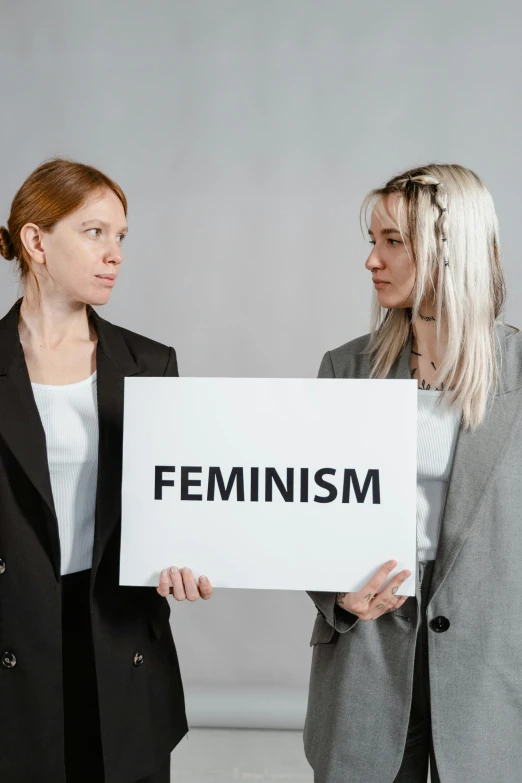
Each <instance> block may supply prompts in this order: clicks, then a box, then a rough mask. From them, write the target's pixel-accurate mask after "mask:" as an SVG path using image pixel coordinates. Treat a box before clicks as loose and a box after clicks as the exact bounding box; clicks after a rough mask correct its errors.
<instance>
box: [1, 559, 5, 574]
mask: <svg viewBox="0 0 522 783" xmlns="http://www.w3.org/2000/svg"><path fill="white" fill-rule="evenodd" d="M4 571H5V563H4V561H3V560H2V559H0V574H3V573H4Z"/></svg>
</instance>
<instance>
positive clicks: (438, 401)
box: [305, 165, 522, 783]
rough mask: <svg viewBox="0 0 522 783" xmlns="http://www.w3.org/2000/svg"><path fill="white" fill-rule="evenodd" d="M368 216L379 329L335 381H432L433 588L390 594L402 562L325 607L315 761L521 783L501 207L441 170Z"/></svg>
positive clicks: (518, 489) (422, 528)
mask: <svg viewBox="0 0 522 783" xmlns="http://www.w3.org/2000/svg"><path fill="white" fill-rule="evenodd" d="M363 212H364V214H365V215H366V214H369V213H370V214H371V220H370V224H369V238H370V242H371V244H372V249H371V252H370V255H369V257H368V259H367V261H366V268H367V269H368V271H369V272H370V273H371V275H372V282H373V285H374V288H375V291H376V302H375V304H376V309H375V313H374V319H373V329H372V332H371V334H370V335H367V336H364V337H360V338H358V339H356V340H353V341H352V342H350V343H347V344H346V345H343V346H342V347H340V348H337V349H336V350H334V351H331V352H328V353H327V354H326V355H325V357H324V359H323V362H322V364H321V368H320V371H319V376H320V377H323V378H408V377H412V378H415V379H416V380H417V381H418V386H419V391H418V476H417V496H418V503H417V550H418V575H419V580H418V589H417V595H416V598H408V599H406V598H405V597H401V596H400V585H401V583H402V581H403V580H404V579H406V578H407V576H408V573H407V572H401V574H399V575H398V576H397V577H396V578H395V579H394V580H393V581H391V582H390V584H389V585H388V586H387V587H386V588H385V589H382V586H383V584H384V583H385V581H386V575H387V574H388V573H389V571H390V570H391V569H392V568H393V566H394V565H395V562H394V561H390V562H389V563H386V564H384V565H383V567H382V568H381V569H380V570H379V571H378V572H377V574H376V575H375V576H374V578H373V579H372V580H371V581H370V582H369V583H368V584H367V585H366V586H365V587H364V588H363V589H362V590H361V591H360V592H358V593H345V592H341V593H338V594H334V593H310V595H311V597H312V599H313V601H314V602H315V604H316V606H317V609H318V615H317V620H316V623H315V627H314V631H313V636H312V645H313V647H314V653H313V663H312V672H311V682H310V693H309V704H308V714H307V719H306V727H305V748H306V754H307V757H308V759H309V761H310V764H311V765H312V767H313V768H314V771H315V779H316V780H317V781H320V783H351V781H354V783H362V782H363V781H364V783H392V781H395V782H396V783H397V782H400V783H406V781H407V783H421V781H422V783H425V781H426V779H427V774H428V760H429V759H430V766H431V779H432V781H433V783H436V782H437V781H442V783H446V782H448V783H450V782H451V783H456V782H458V783H471V781H472V782H473V783H491V781H502V783H519V781H520V778H521V770H522V742H521V738H522V602H521V601H520V599H519V596H518V585H519V582H520V572H521V564H522V480H521V476H522V339H521V335H520V334H519V333H518V330H517V329H514V328H512V327H508V326H506V325H504V324H502V322H501V321H500V317H501V312H502V306H503V302H504V279H503V274H502V269H501V265H500V258H499V242H498V228H497V218H496V215H495V209H494V206H493V202H492V199H491V196H490V194H489V193H488V191H487V189H486V187H485V186H484V184H483V183H482V181H481V180H480V179H479V177H478V176H477V175H476V174H474V173H473V172H472V171H469V170H468V169H465V168H463V167H461V166H456V165H428V166H423V167H420V168H417V169H413V170H411V171H407V172H405V173H404V174H400V175H399V176H397V177H394V178H393V179H391V180H390V181H389V182H388V183H387V184H386V185H385V186H384V187H383V188H380V189H377V190H374V191H372V193H370V194H369V196H368V197H367V198H366V200H365V202H364V207H363ZM366 222H368V221H366ZM378 414H379V416H383V417H386V416H393V415H394V414H393V410H390V409H389V408H388V406H387V403H386V399H384V398H383V400H382V408H381V409H380V411H379V412H378ZM339 587H340V588H342V585H339Z"/></svg>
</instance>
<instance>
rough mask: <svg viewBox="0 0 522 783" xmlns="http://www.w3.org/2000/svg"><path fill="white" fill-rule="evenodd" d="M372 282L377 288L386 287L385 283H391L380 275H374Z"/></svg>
mask: <svg viewBox="0 0 522 783" xmlns="http://www.w3.org/2000/svg"><path fill="white" fill-rule="evenodd" d="M372 283H373V284H374V286H375V288H377V289H380V288H384V286H385V285H390V284H389V283H387V282H386V280H379V278H378V277H373V278H372Z"/></svg>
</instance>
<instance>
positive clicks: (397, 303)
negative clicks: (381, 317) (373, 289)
mask: <svg viewBox="0 0 522 783" xmlns="http://www.w3.org/2000/svg"><path fill="white" fill-rule="evenodd" d="M377 299H378V301H379V304H380V306H381V307H384V308H386V309H387V310H404V309H406V308H407V307H411V304H410V303H407V302H406V303H405V302H404V299H400V298H399V297H398V296H394V295H393V294H386V293H384V291H377Z"/></svg>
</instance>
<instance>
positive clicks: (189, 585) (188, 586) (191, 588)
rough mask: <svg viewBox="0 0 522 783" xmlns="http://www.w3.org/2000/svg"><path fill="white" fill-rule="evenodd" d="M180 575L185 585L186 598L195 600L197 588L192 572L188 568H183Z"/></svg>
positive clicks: (197, 592)
mask: <svg viewBox="0 0 522 783" xmlns="http://www.w3.org/2000/svg"><path fill="white" fill-rule="evenodd" d="M181 575H182V577H183V585H184V587H185V595H186V596H187V600H188V601H197V600H198V598H199V590H198V586H197V584H196V580H195V579H194V574H193V573H192V571H191V570H190V568H183V569H182V570H181Z"/></svg>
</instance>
